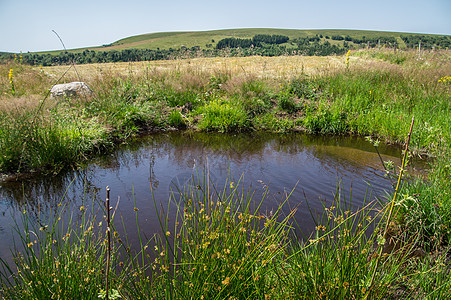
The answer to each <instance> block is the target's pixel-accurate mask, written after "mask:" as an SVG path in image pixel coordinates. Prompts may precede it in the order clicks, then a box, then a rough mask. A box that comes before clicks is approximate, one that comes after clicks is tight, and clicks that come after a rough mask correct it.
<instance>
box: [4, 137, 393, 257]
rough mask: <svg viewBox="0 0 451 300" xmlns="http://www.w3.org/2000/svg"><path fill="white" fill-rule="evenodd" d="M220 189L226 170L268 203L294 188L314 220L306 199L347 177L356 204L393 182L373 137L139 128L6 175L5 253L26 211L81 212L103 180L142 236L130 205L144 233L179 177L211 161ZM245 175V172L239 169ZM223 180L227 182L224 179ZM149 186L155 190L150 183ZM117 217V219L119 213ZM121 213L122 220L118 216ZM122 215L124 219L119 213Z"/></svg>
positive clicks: (99, 193)
mask: <svg viewBox="0 0 451 300" xmlns="http://www.w3.org/2000/svg"><path fill="white" fill-rule="evenodd" d="M379 151H380V152H381V153H382V156H383V159H384V160H387V159H390V160H392V161H394V162H395V163H397V164H399V161H400V160H399V156H400V150H399V149H397V148H394V147H389V146H386V145H381V146H380V148H379ZM207 167H208V172H209V175H210V182H212V183H213V184H215V185H216V186H217V187H218V189H222V188H224V186H225V184H226V182H227V180H228V179H229V180H230V181H232V182H233V184H234V185H236V184H238V183H239V184H240V186H241V187H243V188H244V190H245V191H251V192H254V198H255V199H257V200H258V199H261V196H262V194H263V193H264V191H265V189H266V187H269V193H268V196H267V198H266V199H265V201H264V203H263V204H264V205H263V209H264V210H266V211H270V210H271V209H273V208H275V207H277V205H278V203H280V201H282V199H283V197H284V195H285V194H287V193H290V192H291V191H292V190H293V188H295V187H296V188H295V189H294V191H293V193H292V195H291V197H290V200H289V205H288V206H287V210H288V209H290V208H293V207H297V208H298V212H297V214H296V218H297V219H298V220H299V221H300V222H301V224H302V226H303V229H305V230H306V231H308V230H311V228H312V227H313V226H314V225H313V222H312V218H311V215H310V211H309V209H307V205H306V201H308V203H309V206H310V208H311V209H312V210H313V211H315V210H317V211H321V210H322V202H326V203H330V202H331V201H332V199H333V197H334V194H335V193H336V191H337V184H341V186H342V188H343V189H342V192H343V194H344V197H346V198H347V199H349V198H350V196H351V191H352V204H353V207H354V208H357V207H361V206H362V204H363V201H364V199H365V195H367V196H366V197H367V199H366V201H369V200H373V199H375V198H376V197H378V198H381V199H383V198H384V196H385V195H386V192H389V191H391V189H392V187H391V184H390V182H389V180H388V179H387V178H386V177H384V170H383V167H382V164H381V162H380V159H379V157H378V155H377V153H376V151H375V149H374V147H373V146H372V145H371V144H370V143H368V142H366V141H364V139H362V138H357V137H315V136H309V135H304V134H287V135H273V134H263V133H253V134H235V135H225V134H206V133H188V132H184V133H180V132H172V133H163V134H162V133H160V134H152V135H147V136H143V137H140V138H139V139H136V140H135V141H133V142H131V143H129V144H128V145H123V146H122V147H120V148H119V149H118V150H117V151H115V152H114V153H112V154H108V155H105V156H103V157H101V158H98V159H95V160H93V161H91V162H90V163H89V164H88V165H86V166H85V167H84V168H81V169H79V170H77V171H66V172H63V173H62V174H59V175H57V176H39V177H38V176H34V177H30V178H25V179H22V180H20V181H12V182H4V183H1V184H0V239H1V240H2V241H3V242H2V243H0V257H2V258H3V259H9V258H10V254H9V248H10V247H12V245H13V244H12V237H13V236H14V234H13V233H12V227H11V224H14V221H15V220H18V218H19V217H20V215H21V214H22V211H24V210H25V211H27V213H28V214H29V215H31V216H32V217H33V218H39V219H41V220H43V221H44V222H45V220H46V218H47V217H48V215H49V213H50V212H52V211H56V209H57V205H58V203H60V202H64V203H67V204H68V205H69V206H70V207H75V208H76V209H75V210H73V211H75V212H78V211H79V210H78V208H79V207H80V206H81V205H85V206H87V207H90V205H91V204H92V203H93V201H103V200H104V199H105V197H106V190H105V188H106V186H109V187H110V189H111V201H112V203H113V206H116V203H117V201H119V204H118V211H117V214H116V216H117V218H119V217H120V218H122V219H123V222H124V224H125V225H126V227H127V232H128V236H129V238H130V240H131V241H133V240H134V239H136V221H135V214H134V207H135V202H136V207H138V209H139V212H138V215H139V220H140V221H139V222H140V228H141V230H142V232H143V233H144V234H145V235H146V236H151V235H152V234H154V233H156V232H159V225H158V221H157V213H156V209H155V203H156V204H157V206H158V207H160V206H161V207H164V208H165V209H169V213H170V215H171V214H172V217H174V214H175V206H174V205H172V206H169V207H168V199H169V195H170V193H171V190H172V191H175V194H177V190H176V188H175V187H176V186H180V185H183V184H187V183H189V181H190V178H192V176H193V174H197V173H199V174H200V175H201V176H202V172H203V170H205V169H207ZM240 178H241V179H240ZM227 184H230V182H229V183H227ZM151 185H152V188H153V192H154V193H153V195H154V199H155V201H154V199H153V198H152V194H151V188H150V186H151ZM116 220H117V219H116ZM118 223H119V222H118ZM119 224H120V223H119Z"/></svg>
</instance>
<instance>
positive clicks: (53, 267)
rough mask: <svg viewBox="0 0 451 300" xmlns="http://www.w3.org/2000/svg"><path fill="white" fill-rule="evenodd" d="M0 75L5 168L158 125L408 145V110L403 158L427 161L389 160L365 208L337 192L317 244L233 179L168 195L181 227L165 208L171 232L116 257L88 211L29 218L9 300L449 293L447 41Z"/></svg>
mask: <svg viewBox="0 0 451 300" xmlns="http://www.w3.org/2000/svg"><path fill="white" fill-rule="evenodd" d="M0 74H3V75H2V76H1V77H0V114H1V118H0V145H1V149H2V155H1V156H0V170H1V172H2V173H3V177H8V176H10V175H13V174H17V173H24V172H41V173H52V172H58V171H59V170H61V169H63V168H67V167H77V165H79V164H81V163H82V162H83V161H86V160H87V159H89V158H90V157H92V156H94V155H98V154H101V153H106V152H108V151H109V150H110V149H112V148H114V146H115V145H116V144H118V143H121V142H126V141H127V139H128V138H129V137H131V136H134V135H138V134H140V133H141V132H143V131H149V130H155V131H164V130H195V131H207V132H208V131H218V132H241V131H260V130H262V131H271V132H278V133H280V134H283V133H284V132H292V131H302V132H308V133H311V134H323V135H336V134H355V135H362V136H368V137H369V138H368V140H369V141H370V142H372V143H374V145H375V146H376V147H377V144H378V143H379V141H382V142H386V143H394V144H398V145H399V146H400V147H404V146H405V144H406V142H407V138H408V135H409V130H410V127H411V122H412V118H413V117H414V119H415V123H414V125H413V130H412V131H411V134H410V143H409V148H408V151H405V153H404V156H405V158H406V161H408V160H409V158H411V157H412V156H420V157H422V158H425V159H426V158H427V159H429V160H430V162H431V167H430V170H429V173H428V174H427V178H409V179H406V178H404V177H403V172H402V171H403V169H404V167H402V166H401V167H400V166H390V165H389V163H387V164H386V167H387V172H391V174H392V176H393V177H394V178H396V180H398V179H399V182H400V183H401V184H400V185H399V188H398V189H396V191H395V192H394V194H393V195H392V196H391V197H390V198H388V199H383V200H385V203H384V204H381V203H368V205H367V206H365V207H362V208H361V210H359V211H357V212H356V211H349V210H348V209H347V205H348V203H349V201H352V199H343V197H341V196H340V188H339V187H337V199H336V201H335V205H334V206H333V207H325V208H324V215H323V216H322V217H321V218H319V219H318V220H317V222H318V226H317V230H316V232H315V233H313V235H312V236H311V237H310V238H309V239H302V238H300V237H299V236H298V231H297V230H296V228H297V226H296V222H295V219H294V218H293V215H294V214H295V211H293V212H292V214H290V215H288V216H286V215H281V214H279V210H277V211H276V213H274V214H273V215H267V214H265V213H264V212H262V211H259V206H258V203H259V201H261V199H253V197H252V195H251V194H247V193H245V192H244V191H241V189H239V188H238V186H239V184H236V186H233V185H232V184H230V183H225V187H224V188H220V187H211V186H210V185H209V184H208V183H206V186H204V187H203V188H200V189H198V190H196V189H195V190H191V191H187V193H186V195H187V196H186V197H182V199H172V200H171V201H176V202H177V203H178V207H179V209H180V213H179V216H178V219H177V223H175V224H174V225H171V224H170V223H169V222H168V221H167V220H166V218H165V214H164V211H162V212H161V227H162V234H161V235H158V236H155V237H153V238H149V239H146V238H145V237H144V236H143V237H142V242H141V245H139V247H138V248H139V250H138V251H137V252H133V251H130V245H128V244H127V242H126V237H118V236H115V235H114V234H113V242H112V243H113V246H111V248H112V253H111V252H109V251H108V249H109V247H107V244H106V243H105V242H104V241H105V239H106V238H107V233H106V232H105V223H103V224H100V225H99V224H98V223H99V218H101V216H100V217H98V218H97V219H96V218H95V214H94V212H84V214H83V218H82V219H81V220H79V221H77V222H78V223H77V222H76V221H74V222H73V223H70V225H69V226H68V227H64V226H61V224H59V223H58V222H59V220H58V216H55V218H54V219H53V222H51V223H50V224H48V227H42V226H38V225H36V224H34V223H33V222H32V221H31V220H29V219H27V217H26V215H24V220H23V224H25V225H26V226H25V225H24V226H25V229H26V230H25V231H24V233H23V235H22V243H23V246H24V247H23V248H24V249H25V250H22V251H21V253H20V254H19V253H16V262H15V263H16V266H9V267H6V266H5V265H3V267H4V268H3V272H2V273H1V274H2V283H3V284H4V286H3V288H2V292H1V293H2V296H3V297H5V298H7V299H15V298H20V299H27V298H30V299H31V298H33V299H36V298H80V297H81V298H83V299H85V298H97V296H98V295H99V293H100V296H101V297H104V298H105V297H107V295H106V294H105V289H106V290H109V289H111V292H112V293H115V294H114V297H122V298H127V299H141V298H143V299H144V298H145V299H161V298H176V299H188V298H193V299H202V298H205V299H286V298H288V299H299V298H307V299H310V298H337V299H349V298H368V299H373V298H374V299H376V298H406V297H409V298H418V299H420V298H421V299H424V298H430V299H436V298H448V297H449V296H450V295H449V293H450V292H449V291H450V285H451V283H450V282H449V280H448V273H449V260H448V259H447V253H448V249H449V238H450V226H451V215H450V213H449V211H451V210H450V208H451V198H450V191H451V185H450V183H449V176H450V169H451V167H450V151H449V142H450V130H451V129H450V128H451V124H450V123H451V121H450V120H451V118H450V113H451V107H450V105H451V98H450V89H451V78H450V77H449V75H450V74H451V52H450V51H449V50H438V51H435V52H434V51H428V52H424V53H423V54H422V56H421V58H419V57H418V53H417V52H415V51H399V50H398V51H396V50H393V49H374V50H358V51H353V52H350V53H348V55H347V56H331V57H303V56H289V57H285V56H280V57H243V58H237V57H230V58H196V59H188V60H172V61H153V62H136V63H114V64H91V65H80V66H79V65H77V66H55V67H45V68H39V67H30V66H26V65H23V64H20V63H19V62H17V61H16V62H13V61H11V62H9V63H7V64H2V65H0ZM70 81H85V82H86V83H87V84H88V85H89V86H90V87H91V89H92V90H93V91H94V94H93V95H92V96H90V97H80V98H63V99H53V98H51V97H49V93H48V90H49V89H50V87H51V86H52V85H53V84H55V83H57V82H58V83H61V82H70ZM390 168H391V169H390ZM206 174H207V173H202V171H201V172H200V176H207V175H206ZM204 182H208V181H207V180H206V181H204ZM255 203H257V205H256V204H255ZM281 205H283V203H282V204H281ZM63 206H64V205H63ZM103 213H105V214H106V212H105V211H104V212H103ZM103 213H102V212H100V215H102V214H103ZM374 214H376V217H375V216H374ZM137 217H138V214H137ZM110 223H111V226H113V227H114V223H115V222H114V221H112V222H110ZM27 226H29V227H27ZM33 226H34V227H33ZM36 226H37V227H36ZM170 226H171V227H170ZM40 229H41V230H40ZM137 229H138V230H139V228H137ZM194 229H195V230H194ZM111 231H112V232H115V231H114V230H113V229H112V230H111ZM30 232H33V233H35V235H34V236H32V235H30V234H29V233H30ZM68 237H71V238H68ZM135 247H136V245H135ZM109 258H111V259H112V262H111V265H110V266H109V267H108V268H106V261H107V260H108V259H109ZM102 269H103V270H105V271H103V272H100V271H99V270H102ZM81 274H83V276H81ZM106 278H108V280H109V281H110V288H108V287H105V279H106ZM55 280H56V281H55ZM11 286H12V287H11ZM86 286H89V289H86V288H85V287H86ZM111 287H113V288H111ZM113 289H114V291H113ZM102 290H103V292H102ZM80 295H82V296H80ZM111 296H112V295H111V294H110V295H109V296H108V297H109V298H112V297H111Z"/></svg>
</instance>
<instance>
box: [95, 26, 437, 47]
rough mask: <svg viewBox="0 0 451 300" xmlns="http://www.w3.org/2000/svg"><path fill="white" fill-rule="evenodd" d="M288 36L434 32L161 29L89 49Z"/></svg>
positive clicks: (398, 35)
mask: <svg viewBox="0 0 451 300" xmlns="http://www.w3.org/2000/svg"><path fill="white" fill-rule="evenodd" d="M258 34H264V35H284V36H288V37H289V38H290V40H296V39H299V38H301V39H302V38H307V37H314V36H319V37H320V40H321V41H326V40H328V39H327V38H326V37H329V38H331V37H333V36H342V37H343V38H344V37H346V36H348V37H351V38H352V39H365V38H367V39H375V38H381V37H383V38H395V39H396V41H397V42H398V44H399V46H400V47H405V43H404V41H403V40H402V38H401V36H407V35H414V36H430V37H433V36H434V35H430V34H413V33H402V32H387V31H366V30H337V29H321V30H298V29H271V28H252V29H250V28H249V29H224V30H211V31H190V32H159V33H149V34H143V35H137V36H131V37H127V38H124V39H121V40H118V41H116V42H114V43H111V44H110V45H104V46H102V47H95V48H89V50H104V51H107V50H124V49H154V50H157V49H170V48H172V49H178V48H180V47H187V48H192V47H196V46H197V47H200V48H201V49H208V48H211V47H215V45H216V44H217V42H218V41H220V40H222V39H225V38H240V39H251V38H252V37H254V36H255V35H258ZM331 42H332V44H334V43H335V44H338V42H337V41H331Z"/></svg>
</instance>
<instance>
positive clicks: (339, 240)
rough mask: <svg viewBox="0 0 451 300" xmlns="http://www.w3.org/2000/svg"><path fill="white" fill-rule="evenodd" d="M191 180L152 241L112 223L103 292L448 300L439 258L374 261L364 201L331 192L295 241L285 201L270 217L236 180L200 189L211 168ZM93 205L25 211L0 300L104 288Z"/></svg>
mask: <svg viewBox="0 0 451 300" xmlns="http://www.w3.org/2000/svg"><path fill="white" fill-rule="evenodd" d="M192 180H193V184H191V185H188V186H185V187H179V188H178V189H177V190H175V191H174V192H175V193H174V195H175V194H179V195H181V196H180V198H176V199H174V198H173V197H171V198H170V199H169V203H168V204H167V207H169V206H171V205H172V204H175V205H176V207H177V214H176V217H175V220H174V219H172V217H171V220H170V219H169V216H168V215H167V214H166V213H165V211H164V210H162V209H160V212H159V214H157V215H158V218H159V222H160V226H161V234H157V235H155V236H154V237H152V238H150V239H146V238H145V233H142V234H141V232H142V230H143V229H141V228H140V227H139V225H138V224H139V210H138V209H135V211H136V224H137V225H136V226H137V228H136V230H137V231H138V233H139V242H138V244H135V245H131V244H128V243H127V233H123V234H118V233H117V232H116V229H115V227H114V219H113V222H112V224H111V225H112V228H113V229H112V232H113V237H114V238H113V244H112V250H113V251H112V253H113V255H112V258H113V260H112V268H111V272H109V273H108V274H109V275H108V276H109V281H110V288H111V292H113V290H116V291H117V295H119V296H120V297H122V299H311V298H315V299H317V298H318V299H321V298H322V299H332V298H333V299H350V298H359V299H362V298H368V299H379V298H391V297H400V298H406V297H407V298H413V299H425V298H433V299H437V298H442V299H443V298H448V297H450V296H451V295H450V285H451V283H450V282H449V280H448V268H449V262H446V260H445V256H446V251H445V252H442V254H440V255H438V256H427V257H426V258H423V259H421V258H418V257H415V256H412V255H411V254H412V253H413V250H414V246H412V244H409V243H407V244H405V245H402V246H400V247H397V248H394V249H393V250H390V251H383V252H382V253H383V254H382V255H379V253H380V251H381V249H383V248H384V247H385V245H386V244H387V242H388V241H387V240H385V238H384V236H383V231H384V222H383V220H384V219H383V218H382V219H381V218H380V217H381V216H382V215H384V214H383V212H384V211H385V206H382V207H381V206H379V204H377V203H365V201H364V203H365V204H364V206H363V207H360V209H359V210H358V211H351V210H350V207H351V203H352V199H346V198H344V196H343V195H342V194H341V189H340V186H338V187H337V193H336V197H335V199H334V201H333V203H332V205H331V206H328V207H324V213H323V214H322V215H320V216H319V217H315V220H316V224H317V226H316V230H315V231H314V232H313V233H312V234H311V235H310V236H309V237H308V238H301V235H300V231H299V229H298V228H297V226H298V225H299V224H298V223H297V222H296V219H295V217H296V210H289V211H288V212H287V211H286V208H287V207H286V202H287V201H288V198H282V199H281V200H280V204H279V206H278V207H275V208H273V210H272V212H271V213H267V212H264V211H263V209H262V207H261V205H262V203H263V201H264V199H265V195H263V197H262V198H259V199H256V198H255V197H254V195H253V193H252V192H251V191H249V192H246V191H244V190H243V189H242V187H240V181H239V180H238V181H237V182H233V181H226V182H225V184H224V187H223V188H218V187H216V186H213V185H211V184H210V183H209V182H208V170H207V171H205V172H203V173H202V174H201V173H198V174H197V175H195V177H193V179H192ZM112 192H113V194H114V190H113V191H112ZM135 205H136V204H135ZM113 206H114V205H113ZM157 206H159V204H157V203H155V207H157ZM97 207H98V206H97V204H96V203H93V204H92V206H91V209H90V210H87V209H86V207H85V206H82V208H80V209H76V208H72V210H71V209H70V208H69V207H67V208H64V207H60V208H59V209H58V211H57V212H56V214H55V215H53V216H52V217H51V218H50V220H49V221H48V223H43V224H39V223H36V222H35V221H34V220H32V219H31V218H29V217H28V215H27V213H24V214H23V219H22V223H19V224H16V230H17V232H18V233H19V235H20V244H16V248H15V249H14V250H13V255H14V258H15V260H14V264H13V265H10V264H7V263H6V262H5V261H0V263H1V265H2V267H3V268H2V271H1V272H0V277H1V289H0V296H1V297H3V298H4V299H61V298H66V299H68V298H70V299H97V297H98V295H99V294H102V291H103V290H104V289H105V280H106V276H105V271H102V270H106V255H107V254H106V243H105V240H106V230H105V225H106V224H105V223H104V221H102V222H101V223H100V224H99V223H98V222H99V220H103V218H101V216H99V215H98V214H96V213H95V212H96V211H97V210H98V208H97ZM284 208H285V209H284ZM67 209H68V210H67ZM99 211H100V212H102V210H99ZM375 214H376V215H375ZM96 215H97V216H98V217H97V218H96V217H95V216H96ZM68 216H70V217H69V220H68V221H67V220H65V219H64V218H67V217H68ZM377 216H379V217H377ZM75 220H79V221H77V222H76V221H75ZM381 220H382V222H381Z"/></svg>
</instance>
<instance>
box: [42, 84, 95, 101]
mask: <svg viewBox="0 0 451 300" xmlns="http://www.w3.org/2000/svg"><path fill="white" fill-rule="evenodd" d="M50 93H51V94H52V96H53V97H54V98H61V97H80V96H89V95H91V94H92V90H91V89H90V88H89V86H88V85H87V84H86V83H84V82H78V81H76V82H70V83H63V84H56V85H54V86H53V87H52V89H51V90H50Z"/></svg>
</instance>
